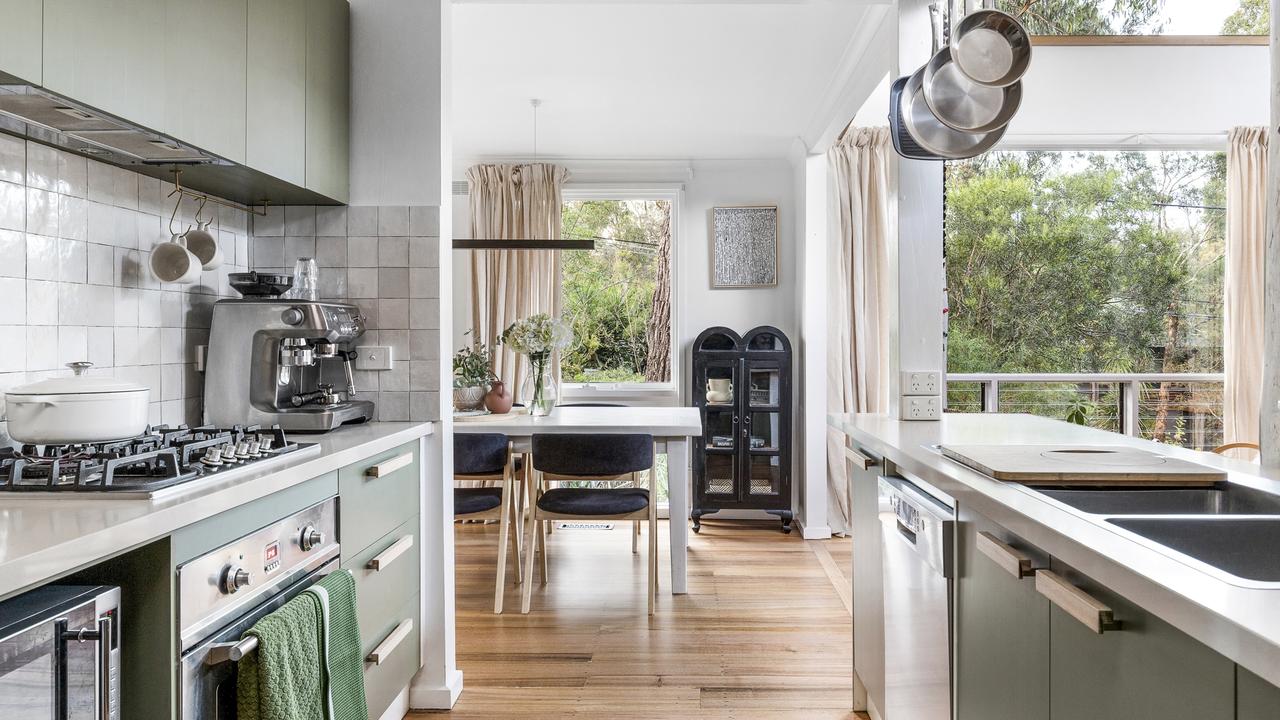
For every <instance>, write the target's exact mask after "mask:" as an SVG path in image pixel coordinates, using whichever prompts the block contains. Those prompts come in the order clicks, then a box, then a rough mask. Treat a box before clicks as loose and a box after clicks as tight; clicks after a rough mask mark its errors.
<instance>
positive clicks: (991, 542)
mask: <svg viewBox="0 0 1280 720" xmlns="http://www.w3.org/2000/svg"><path fill="white" fill-rule="evenodd" d="M977 545H978V552H980V553H982V554H983V555H986V556H987V557H989V558H991V560H992V562H994V563H995V564H996V565H999V566H1000V567H1001V568H1002V569H1003V570H1004V571H1005V572H1007V573H1009V574H1010V575H1012V576H1014V577H1016V578H1018V579H1019V580H1021V579H1022V578H1025V577H1031V576H1032V575H1034V574H1035V571H1036V568H1035V567H1033V566H1032V562H1031V557H1030V556H1028V555H1027V554H1026V553H1024V552H1022V551H1020V550H1017V549H1015V548H1013V547H1011V546H1010V545H1009V544H1007V543H1005V542H1003V541H1001V540H1000V539H999V538H997V537H996V536H995V535H992V534H991V533H989V532H980V533H978V543H977Z"/></svg>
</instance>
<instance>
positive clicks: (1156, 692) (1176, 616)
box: [829, 414, 1280, 720]
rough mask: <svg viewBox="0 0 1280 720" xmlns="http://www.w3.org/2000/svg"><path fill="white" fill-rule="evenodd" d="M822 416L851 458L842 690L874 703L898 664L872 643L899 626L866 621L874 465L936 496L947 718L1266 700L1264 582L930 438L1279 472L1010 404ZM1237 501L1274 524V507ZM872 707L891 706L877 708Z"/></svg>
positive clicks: (880, 598) (1267, 486)
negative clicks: (941, 542) (944, 527)
mask: <svg viewBox="0 0 1280 720" xmlns="http://www.w3.org/2000/svg"><path fill="white" fill-rule="evenodd" d="M829 423H830V425H831V426H832V427H833V428H835V429H837V430H839V431H841V432H843V433H845V434H846V435H847V436H848V443H847V445H848V449H849V457H850V460H851V471H850V478H851V487H850V496H851V498H852V503H851V504H852V505H853V507H852V515H853V542H854V571H853V578H854V580H853V583H854V593H853V594H854V637H855V642H854V664H855V676H856V677H855V688H856V691H855V692H856V693H857V694H860V695H863V694H865V695H869V696H870V698H869V699H870V701H871V705H873V706H875V710H877V711H878V710H883V709H884V706H883V703H884V700H883V698H884V696H885V690H886V687H885V680H886V679H887V680H888V682H889V686H890V687H889V693H890V695H892V694H893V687H892V686H893V685H894V683H895V682H897V683H901V682H904V679H902V678H895V677H894V676H893V674H892V673H889V674H888V676H887V678H886V673H885V670H884V668H885V657H886V652H887V653H888V656H889V657H890V661H891V662H892V659H893V657H892V656H893V654H894V652H896V651H897V645H898V644H900V643H898V642H897V640H896V638H900V637H902V636H899V635H894V634H893V632H894V631H893V630H891V631H890V632H891V634H890V637H888V638H886V637H885V635H884V633H885V625H886V615H888V616H889V624H890V626H892V623H893V617H892V616H893V608H892V607H890V605H891V603H888V602H885V600H884V597H885V596H884V595H882V589H881V583H882V582H884V581H883V580H882V577H883V578H887V577H889V575H888V574H887V572H886V573H885V575H883V576H882V571H884V570H885V569H884V568H882V567H881V566H880V563H882V562H883V563H886V564H887V563H890V562H892V556H891V554H890V552H889V549H890V548H891V547H893V546H891V545H890V544H889V543H890V542H895V543H896V542H898V540H897V538H896V537H894V536H893V535H892V534H890V533H888V532H886V531H887V530H894V522H893V519H894V513H893V511H892V509H890V508H888V507H886V506H879V507H878V506H877V503H878V496H879V493H878V487H879V486H881V485H882V484H883V483H884V482H886V480H885V479H886V478H887V479H888V480H887V482H889V483H897V482H898V481H899V480H905V481H907V482H908V483H909V484H910V485H912V486H915V487H918V488H920V489H921V490H923V491H924V492H925V493H927V494H928V495H930V496H933V497H934V498H937V499H938V500H941V501H942V503H943V504H945V505H948V506H950V508H951V509H952V510H954V517H955V518H956V520H957V522H956V524H955V532H954V539H953V545H952V546H950V547H949V549H948V556H947V561H948V563H949V564H950V568H949V569H950V573H951V574H950V575H949V578H950V582H949V583H948V585H947V590H946V592H947V593H948V600H949V603H948V604H947V606H948V607H949V609H948V612H949V613H950V617H949V618H948V622H949V629H950V637H951V647H950V662H951V663H952V664H953V667H952V672H951V676H952V677H953V678H954V681H953V688H954V697H953V702H954V704H955V707H956V717H957V718H959V719H960V720H966V719H968V718H983V719H984V720H990V719H991V718H1010V719H1011V720H1012V719H1013V718H1017V719H1018V720H1035V719H1036V718H1054V719H1055V720H1056V719H1057V718H1069V717H1092V718H1104V717H1105V718H1111V717H1115V718H1130V719H1133V718H1148V717H1150V718H1157V717H1158V718H1169V717H1180V718H1181V717H1186V718H1210V717H1212V718H1218V717H1222V718H1232V717H1237V718H1254V717H1274V708H1275V707H1276V703H1277V702H1280V689H1277V687H1276V686H1277V685H1280V612H1277V609H1278V608H1280V583H1276V582H1265V581H1258V580H1250V579H1245V578H1243V577H1240V576H1238V575H1235V574H1231V573H1229V572H1226V571H1224V570H1222V569H1220V568H1218V567H1214V566H1213V565H1212V564H1210V563H1206V562H1201V561H1198V560H1196V559H1194V558H1192V557H1189V556H1188V555H1185V554H1183V553H1180V552H1177V551H1175V550H1173V549H1171V548H1170V547H1168V546H1166V545H1162V544H1159V543H1157V542H1155V541H1153V540H1151V539H1147V538H1146V537H1144V536H1142V535H1140V534H1138V532H1141V531H1142V528H1141V527H1140V525H1141V523H1135V522H1134V519H1135V518H1133V517H1132V516H1133V515H1135V513H1134V512H1132V511H1125V512H1116V511H1110V512H1099V511H1098V510H1097V508H1090V511H1085V510H1082V509H1078V508H1077V507H1073V506H1071V505H1069V504H1067V503H1065V502H1062V501H1060V499H1055V498H1053V497H1050V496H1049V495H1046V494H1044V493H1041V492H1038V491H1037V490H1035V489H1033V488H1028V487H1024V486H1021V485H1017V484H1012V483H1005V482H1000V481H997V480H994V479H992V478H990V477H988V476H986V475H983V474H981V473H979V472H977V471H974V470H971V469H969V468H968V467H965V466H964V465H961V464H960V463H958V462H955V461H953V460H951V459H948V458H946V457H944V456H943V455H942V454H941V453H940V452H939V450H938V446H939V445H942V444H947V445H1113V446H1115V445H1120V446H1127V447H1132V448H1138V449H1143V450H1147V451H1151V452H1155V453H1159V454H1163V455H1166V456H1169V457H1174V458H1180V459H1183V460H1188V461H1191V462H1197V463H1200V464H1203V465H1207V466H1210V467H1212V468H1215V469H1220V470H1222V471H1224V472H1226V473H1227V477H1228V481H1227V484H1228V485H1229V486H1230V488H1233V489H1237V488H1243V489H1244V490H1243V491H1242V492H1249V491H1251V490H1257V491H1262V492H1263V493H1273V494H1277V495H1280V475H1276V474H1275V473H1267V472H1263V471H1260V470H1259V468H1258V466H1256V465H1254V464H1252V463H1248V462H1244V461H1239V460H1231V459H1227V458H1222V457H1219V456H1216V455H1212V454H1209V453H1202V452H1195V451H1191V450H1186V449H1183V448H1177V447H1171V446H1168V445H1160V444H1156V443H1152V442H1148V441H1144V440H1140V439H1137V438H1132V437H1127V436H1124V435H1119V434H1114V433H1109V432H1105V431H1101V430H1095V429H1092V428H1086V427H1081V426H1076V425H1071V424H1068V423H1064V422H1059V421H1054V420H1048V419H1044V418H1038V417H1033V416H1027V415H1002V414H947V415H944V416H943V419H942V420H941V421H938V422H904V421H899V420H895V419H893V418H890V417H887V416H880V415H832V416H830V417H829ZM880 492H882V491H880ZM1104 492H1105V491H1104ZM1259 496H1260V497H1267V496H1265V495H1261V494H1259ZM1219 512H1220V511H1219ZM1154 514H1155V513H1152V515H1154ZM1206 514H1207V513H1199V517H1200V518H1203V517H1205V515H1206ZM1126 516H1127V517H1126ZM1162 517H1163V519H1162V520H1161V522H1174V521H1175V520H1178V521H1191V522H1193V523H1198V524H1197V525H1195V526H1194V527H1193V528H1192V529H1191V530H1189V531H1188V532H1191V533H1199V534H1200V535H1201V536H1210V535H1214V534H1215V533H1221V532H1223V528H1224V526H1221V525H1214V524H1212V523H1209V522H1208V521H1205V520H1202V519H1201V520H1197V518H1193V517H1188V516H1178V517H1176V518H1175V517H1173V516H1171V515H1167V514H1165V515H1163V516H1162ZM1254 517H1255V518H1256V520H1254V521H1253V522H1257V523H1266V522H1274V523H1276V524H1277V525H1280V517H1275V516H1274V515H1272V516H1265V517H1264V516H1263V515H1260V514H1255V515H1254ZM1117 521H1118V522H1119V523H1120V524H1118V522H1117ZM1144 522H1145V521H1144ZM1228 522H1232V523H1234V522H1235V521H1228ZM1121 524H1123V525H1124V527H1122V526H1121ZM898 525H899V527H898V529H897V530H898V531H901V529H902V527H901V522H899V523H898ZM881 527H883V528H885V529H886V531H882V529H881ZM882 550H884V551H885V552H884V555H883V558H888V559H882V555H881V552H882ZM1242 550H1243V551H1244V552H1245V553H1248V554H1251V555H1254V556H1260V557H1261V559H1262V561H1263V563H1262V564H1263V565H1264V566H1265V565H1266V564H1267V561H1268V557H1267V556H1268V554H1275V555H1276V556H1277V557H1278V558H1280V547H1277V546H1276V545H1274V544H1272V545H1259V546H1257V547H1249V548H1242ZM1270 563H1271V565H1272V566H1273V567H1274V566H1275V565H1277V564H1280V563H1277V562H1276V561H1275V560H1271V561H1270ZM1064 606H1066V607H1067V608H1068V609H1067V610H1063V609H1062V608H1063V607H1064ZM1082 607H1083V608H1087V609H1089V610H1090V611H1091V612H1093V613H1094V615H1093V617H1089V612H1085V611H1084V610H1082ZM1103 610H1106V611H1108V612H1105V613H1104V612H1103ZM1073 611H1074V612H1073ZM1086 619H1087V620H1090V621H1091V622H1092V624H1093V627H1087V626H1086V625H1085V621H1086ZM1108 619H1110V620H1112V621H1113V622H1107V620H1108ZM932 629H933V630H935V631H937V632H945V629H946V628H944V627H934V628H932ZM941 675H942V676H943V677H945V676H946V668H943V669H942V673H941ZM905 681H906V682H913V681H914V679H912V678H907V679H905ZM917 694H918V693H917ZM858 700H859V701H860V702H863V701H865V700H866V698H864V697H859V698H858ZM890 705H891V706H892V703H890ZM1261 708H1270V709H1267V710H1265V711H1264V710H1261ZM1252 713H1258V714H1252ZM1264 713H1271V714H1264ZM886 716H887V717H888V718H890V720H897V718H896V717H895V716H894V715H893V712H892V709H891V708H890V710H889V711H888V712H887V713H886Z"/></svg>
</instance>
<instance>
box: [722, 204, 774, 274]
mask: <svg viewBox="0 0 1280 720" xmlns="http://www.w3.org/2000/svg"><path fill="white" fill-rule="evenodd" d="M711 228H712V229H711V287H713V288H748V287H773V286H775V285H777V284H778V207H777V206H776V205H769V206H751V207H717V208H712V209H711Z"/></svg>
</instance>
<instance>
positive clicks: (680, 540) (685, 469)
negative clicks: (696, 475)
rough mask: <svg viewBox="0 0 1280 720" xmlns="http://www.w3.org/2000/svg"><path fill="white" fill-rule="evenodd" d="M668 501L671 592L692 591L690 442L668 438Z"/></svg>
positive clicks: (683, 592) (678, 593) (679, 438)
mask: <svg viewBox="0 0 1280 720" xmlns="http://www.w3.org/2000/svg"><path fill="white" fill-rule="evenodd" d="M666 445H667V502H668V504H669V505H670V509H671V520H670V522H668V525H669V526H670V529H671V593H672V594H673V595H683V594H685V593H687V592H689V583H688V554H687V551H688V549H689V439H688V438H684V437H677V438H667V441H666Z"/></svg>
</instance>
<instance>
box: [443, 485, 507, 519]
mask: <svg viewBox="0 0 1280 720" xmlns="http://www.w3.org/2000/svg"><path fill="white" fill-rule="evenodd" d="M501 504H502V488H501V487H478V488H454V490H453V514H454V515H470V514H472V513H478V512H484V511H485V510H492V509H494V508H496V507H498V506H499V505H501Z"/></svg>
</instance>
